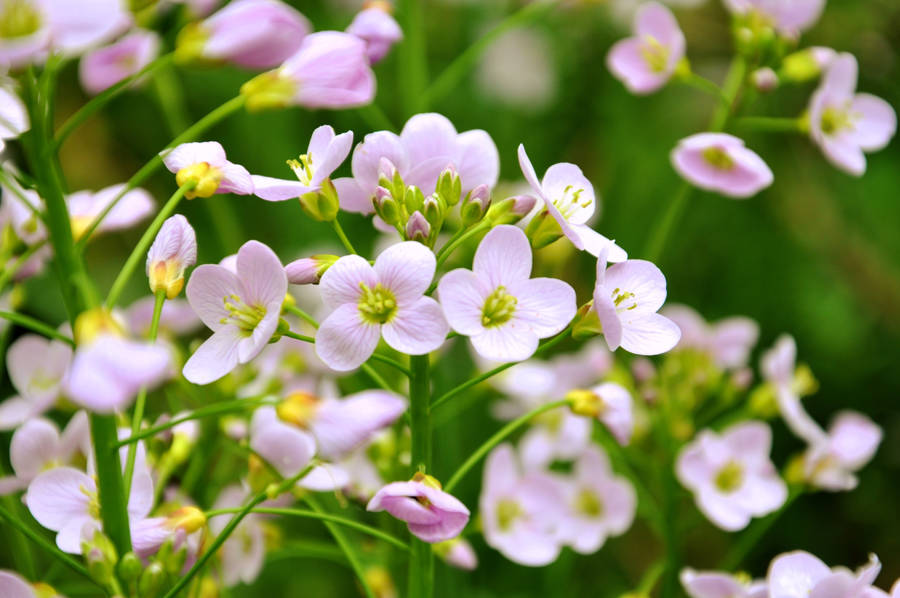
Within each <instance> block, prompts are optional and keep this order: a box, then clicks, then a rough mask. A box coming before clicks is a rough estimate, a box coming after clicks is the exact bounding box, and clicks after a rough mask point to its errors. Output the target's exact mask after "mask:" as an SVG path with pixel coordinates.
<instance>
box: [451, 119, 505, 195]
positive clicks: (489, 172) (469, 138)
mask: <svg viewBox="0 0 900 598" xmlns="http://www.w3.org/2000/svg"><path fill="white" fill-rule="evenodd" d="M456 143H457V152H459V155H458V158H457V159H456V160H455V164H456V169H457V172H458V173H459V179H460V182H461V183H462V191H463V193H465V192H466V191H469V190H471V189H474V188H475V187H477V186H478V185H487V186H488V187H493V186H494V185H496V184H497V177H498V176H499V172H500V155H499V153H498V152H497V146H496V144H494V140H493V139H491V136H490V135H489V134H488V133H487V132H486V131H482V130H480V129H476V130H472V131H466V132H464V133H460V134H459V136H458V137H457V138H456Z"/></svg>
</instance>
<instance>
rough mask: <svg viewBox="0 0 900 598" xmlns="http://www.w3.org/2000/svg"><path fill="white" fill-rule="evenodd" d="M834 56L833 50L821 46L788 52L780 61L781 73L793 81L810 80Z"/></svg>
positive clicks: (818, 73)
mask: <svg viewBox="0 0 900 598" xmlns="http://www.w3.org/2000/svg"><path fill="white" fill-rule="evenodd" d="M834 56H835V51H834V50H832V49H831V48H825V47H821V46H814V47H812V48H805V49H803V50H800V51H799V52H794V53H793V54H788V55H787V56H785V58H784V60H782V62H781V75H782V76H783V77H784V78H785V79H787V80H788V81H791V82H794V83H805V82H807V81H811V80H812V79H815V78H816V77H818V76H819V75H820V74H821V73H822V71H823V70H824V69H825V68H827V67H828V65H829V64H831V61H832V60H833V59H834Z"/></svg>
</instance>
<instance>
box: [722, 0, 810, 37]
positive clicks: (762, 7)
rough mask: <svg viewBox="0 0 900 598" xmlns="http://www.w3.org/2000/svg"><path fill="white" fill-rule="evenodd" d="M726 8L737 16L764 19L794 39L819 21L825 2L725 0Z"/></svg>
mask: <svg viewBox="0 0 900 598" xmlns="http://www.w3.org/2000/svg"><path fill="white" fill-rule="evenodd" d="M725 7H726V8H728V10H730V11H731V12H732V13H734V14H736V15H748V14H749V15H754V14H755V15H756V16H758V17H762V21H763V22H770V23H772V24H773V25H774V26H775V28H776V29H777V30H778V31H779V33H781V34H782V35H785V36H787V37H791V38H794V37H797V36H799V35H800V33H801V32H803V31H805V30H807V29H809V28H810V27H812V26H813V25H814V24H815V23H816V21H818V20H819V17H820V16H821V15H822V11H823V10H824V8H825V0H790V1H785V0H725Z"/></svg>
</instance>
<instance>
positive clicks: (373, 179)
mask: <svg viewBox="0 0 900 598" xmlns="http://www.w3.org/2000/svg"><path fill="white" fill-rule="evenodd" d="M448 167H452V168H453V169H454V170H455V171H456V173H457V174H458V175H459V179H460V184H461V189H462V193H463V194H465V193H467V192H468V191H471V190H472V189H474V188H475V187H477V186H478V185H482V184H484V185H487V186H488V187H493V186H494V185H496V184H497V177H498V175H499V172H500V157H499V154H498V153H497V146H496V145H495V144H494V141H493V140H492V139H491V136H490V135H488V134H487V133H486V132H485V131H482V130H481V129H474V130H471V131H465V132H463V133H457V131H456V127H454V126H453V123H451V122H450V121H449V120H448V119H447V118H446V117H445V116H442V115H440V114H435V113H427V114H417V115H415V116H413V117H412V118H410V119H409V120H408V121H406V124H405V125H403V130H402V131H401V132H400V135H396V134H394V133H391V132H389V131H377V132H375V133H370V134H369V135H366V137H365V139H363V142H362V143H360V144H359V145H357V146H356V149H355V150H353V159H352V172H353V177H352V178H339V179H336V180H335V181H334V185H335V187H336V188H337V190H338V195H339V196H340V200H341V208H342V209H344V210H347V211H350V212H360V213H363V214H370V213H371V212H373V211H374V209H375V208H374V206H373V204H372V198H373V196H374V195H375V190H376V189H377V188H378V181H379V178H380V177H382V176H386V177H387V178H388V179H391V178H393V175H394V171H395V170H396V172H397V174H399V175H400V177H401V178H402V179H403V181H404V183H406V184H407V185H415V186H416V187H418V188H419V189H421V190H422V193H423V194H425V195H426V196H427V195H430V194H432V193H433V192H434V190H435V186H436V184H437V180H438V177H439V176H440V174H441V173H442V172H443V171H444V170H446V169H447V168H448Z"/></svg>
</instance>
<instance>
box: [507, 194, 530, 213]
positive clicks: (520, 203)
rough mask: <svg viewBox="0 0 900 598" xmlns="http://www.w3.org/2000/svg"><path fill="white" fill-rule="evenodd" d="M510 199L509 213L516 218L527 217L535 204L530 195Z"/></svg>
mask: <svg viewBox="0 0 900 598" xmlns="http://www.w3.org/2000/svg"><path fill="white" fill-rule="evenodd" d="M512 199H513V207H512V210H510V212H511V213H512V214H514V215H516V216H523V217H524V216H527V215H528V214H530V213H531V210H533V209H534V206H535V204H536V203H537V198H536V197H533V196H531V195H516V196H515V197H513V198H512Z"/></svg>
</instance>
